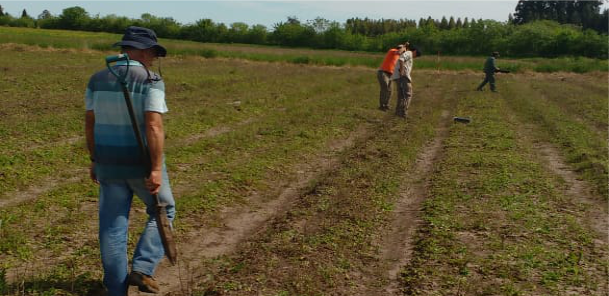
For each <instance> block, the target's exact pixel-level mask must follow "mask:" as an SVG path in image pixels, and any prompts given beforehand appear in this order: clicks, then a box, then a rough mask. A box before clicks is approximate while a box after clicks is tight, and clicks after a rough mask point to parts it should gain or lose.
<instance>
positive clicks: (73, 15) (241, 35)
mask: <svg viewBox="0 0 609 296" xmlns="http://www.w3.org/2000/svg"><path fill="white" fill-rule="evenodd" d="M539 2H543V5H540V4H538V3H539ZM559 2H560V3H559ZM563 2H569V3H563ZM572 2H573V3H571V2H570V1H531V0H521V1H519V3H518V5H517V7H516V11H515V14H514V15H515V17H512V16H511V15H510V20H509V21H508V22H498V21H493V20H482V19H478V20H476V19H468V18H465V19H463V20H462V19H461V18H457V19H455V18H454V17H450V18H448V19H447V18H446V17H443V18H442V19H440V20H436V19H432V18H431V17H428V18H427V19H424V18H421V19H419V21H418V22H417V21H415V20H409V19H399V20H392V19H380V20H374V19H368V18H364V19H361V18H351V19H348V20H347V21H346V22H345V23H342V24H341V23H339V22H335V21H330V20H327V19H323V18H316V19H314V20H307V21H301V20H299V19H298V18H296V17H288V18H287V20H285V21H282V22H279V23H276V24H274V25H273V27H272V28H270V29H269V28H267V27H266V26H263V25H252V26H250V25H248V24H245V23H242V22H235V23H232V24H230V25H228V26H227V25H225V24H223V23H217V22H214V21H213V20H211V19H207V18H204V19H200V20H198V21H196V22H194V23H190V24H180V23H179V22H177V21H176V20H175V19H173V18H170V17H157V16H153V15H151V14H149V13H144V14H142V15H141V16H140V18H136V19H133V18H127V17H122V16H117V15H107V16H103V17H100V16H99V15H94V16H91V15H90V14H89V13H88V12H87V11H86V10H85V9H83V8H82V7H79V6H75V7H69V8H66V9H64V10H63V11H62V13H61V14H60V15H53V14H51V13H50V12H49V11H48V10H44V11H43V12H42V13H40V14H39V15H38V16H36V17H33V16H30V15H29V14H28V13H27V12H26V11H25V10H23V12H22V14H21V16H20V17H17V16H15V17H13V16H11V15H9V14H7V13H4V11H3V9H2V7H1V6H0V26H15V27H30V28H44V29H65V30H82V31H91V32H109V33H119V34H121V33H123V32H124V30H125V28H126V27H128V26H130V25H135V26H142V27H148V28H151V29H153V30H155V31H156V32H157V35H158V36H159V37H161V38H171V39H183V40H192V41H198V42H216V43H245V44H262V45H279V46H289V47H310V48H319V49H342V50H351V51H371V52H380V51H385V50H387V49H388V48H390V47H393V46H395V45H397V44H399V43H403V42H404V41H407V40H408V41H409V42H411V43H412V44H415V45H417V46H418V47H419V48H420V49H421V50H422V51H423V52H424V53H425V54H434V55H443V54H449V55H486V54H488V53H490V52H492V51H496V50H497V51H501V52H502V54H503V55H507V56H513V57H533V56H541V57H557V56H586V57H594V58H604V59H606V58H607V54H608V38H607V21H608V20H607V15H608V11H607V10H604V11H603V12H602V13H601V12H600V5H591V4H590V3H596V2H597V1H572ZM561 3H562V4H561ZM597 4H598V3H597ZM569 7H571V8H569ZM559 8H569V9H567V11H570V14H569V13H558V9H559ZM579 11H581V12H579ZM541 12H544V13H541Z"/></svg>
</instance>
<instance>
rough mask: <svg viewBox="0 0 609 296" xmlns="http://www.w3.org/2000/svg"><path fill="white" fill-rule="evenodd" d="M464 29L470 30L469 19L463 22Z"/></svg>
mask: <svg viewBox="0 0 609 296" xmlns="http://www.w3.org/2000/svg"><path fill="white" fill-rule="evenodd" d="M463 28H469V19H468V18H467V17H466V18H465V19H464V20H463Z"/></svg>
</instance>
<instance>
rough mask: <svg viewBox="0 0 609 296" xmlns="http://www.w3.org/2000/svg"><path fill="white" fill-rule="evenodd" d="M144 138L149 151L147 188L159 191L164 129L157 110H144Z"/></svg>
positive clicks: (161, 117)
mask: <svg viewBox="0 0 609 296" xmlns="http://www.w3.org/2000/svg"><path fill="white" fill-rule="evenodd" d="M145 121H146V139H147V140H148V149H149V151H150V164H151V167H150V169H151V172H150V177H149V178H148V189H149V190H150V192H151V193H153V194H156V193H158V192H159V189H160V187H161V180H162V169H163V149H164V146H165V131H164V130H163V115H162V114H161V113H157V112H146V113H145Z"/></svg>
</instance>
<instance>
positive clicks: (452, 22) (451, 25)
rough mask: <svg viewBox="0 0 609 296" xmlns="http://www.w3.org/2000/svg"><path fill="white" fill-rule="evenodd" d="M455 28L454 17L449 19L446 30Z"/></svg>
mask: <svg viewBox="0 0 609 296" xmlns="http://www.w3.org/2000/svg"><path fill="white" fill-rule="evenodd" d="M454 28H455V18H454V17H452V16H451V17H450V20H449V21H448V29H450V30H452V29H454Z"/></svg>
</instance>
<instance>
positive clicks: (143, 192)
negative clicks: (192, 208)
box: [85, 27, 175, 296]
mask: <svg viewBox="0 0 609 296" xmlns="http://www.w3.org/2000/svg"><path fill="white" fill-rule="evenodd" d="M114 46H120V47H121V52H123V53H126V54H127V55H128V56H129V61H119V62H118V63H116V65H114V66H113V67H114V68H113V69H114V71H116V72H118V73H119V74H123V75H124V74H125V72H127V76H126V80H127V82H128V91H129V92H130V95H131V100H132V102H133V108H134V112H135V116H136V117H137V118H138V122H139V123H140V130H141V131H142V136H143V137H144V143H146V145H147V146H148V150H149V151H150V159H151V172H150V174H149V175H148V174H147V168H146V165H145V163H144V162H143V161H142V157H141V152H140V150H139V146H138V143H137V140H136V138H135V135H134V132H133V129H132V126H131V121H130V117H129V113H128V111H127V107H126V104H125V100H124V97H123V92H122V89H121V85H120V83H119V81H118V80H117V78H116V77H115V76H114V75H112V74H111V73H110V71H109V70H108V69H105V70H102V71H99V72H97V73H96V74H94V75H93V76H92V77H91V79H90V80H89V84H88V86H87V90H86V95H85V105H86V115H85V134H86V140H87V148H88V150H89V155H90V158H91V166H90V177H91V179H92V180H93V181H94V182H95V183H96V184H99V243H100V251H101V259H102V265H103V268H104V280H103V282H104V286H105V287H106V290H107V295H109V296H124V295H127V291H128V287H129V285H134V286H137V287H138V288H139V290H140V291H142V292H148V293H158V292H159V285H158V284H157V283H156V282H155V280H154V279H153V278H152V275H153V274H154V271H155V269H156V267H157V265H158V263H159V262H160V260H161V259H162V258H163V255H164V249H163V245H162V243H161V238H160V236H159V231H158V229H157V224H156V219H155V217H154V214H155V207H154V206H155V200H154V199H153V196H152V194H158V197H159V199H160V200H161V202H162V203H164V204H166V211H167V217H168V219H169V221H173V218H174V216H175V202H174V199H173V195H172V193H171V188H170V187H169V178H168V176H167V170H166V166H165V161H164V156H163V147H164V139H165V134H164V129H163V116H162V115H163V114H164V113H166V112H167V111H168V109H167V105H166V103H165V85H164V83H163V80H162V78H161V77H160V75H159V74H156V73H154V72H151V71H149V69H150V68H151V67H152V66H153V63H154V62H155V61H156V60H157V59H158V57H164V56H165V55H166V54H167V50H166V49H165V48H164V47H163V46H161V45H160V44H158V42H157V38H156V34H155V33H154V31H152V30H150V29H147V28H141V27H129V28H127V30H126V31H125V34H124V35H123V38H122V40H121V41H120V42H117V43H116V44H114ZM127 62H128V67H127ZM134 194H135V195H137V196H138V197H139V199H140V200H141V201H142V202H143V203H144V204H145V205H146V213H147V214H148V220H147V222H146V225H145V229H144V231H143V232H142V234H141V236H140V238H139V241H138V244H137V246H136V248H135V251H134V254H133V259H132V263H131V273H129V269H128V258H127V236H128V224H129V211H130V209H131V202H132V200H133V195H134Z"/></svg>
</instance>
